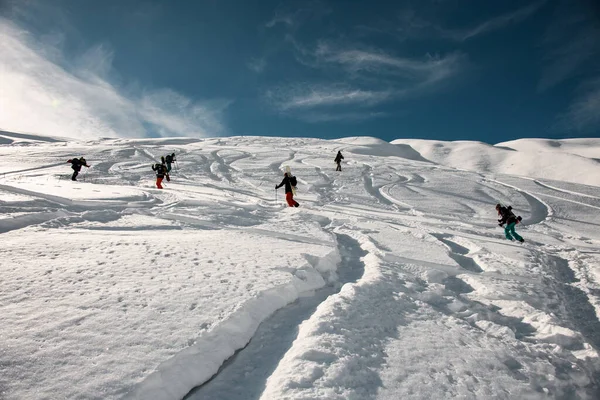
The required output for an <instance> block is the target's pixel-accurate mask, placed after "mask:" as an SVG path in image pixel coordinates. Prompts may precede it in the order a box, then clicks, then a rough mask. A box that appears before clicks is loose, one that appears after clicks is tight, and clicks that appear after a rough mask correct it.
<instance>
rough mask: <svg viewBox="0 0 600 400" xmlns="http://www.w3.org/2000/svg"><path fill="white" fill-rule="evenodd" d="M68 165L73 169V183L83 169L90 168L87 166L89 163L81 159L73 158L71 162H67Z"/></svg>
mask: <svg viewBox="0 0 600 400" xmlns="http://www.w3.org/2000/svg"><path fill="white" fill-rule="evenodd" d="M67 162H68V163H71V168H73V176H72V177H71V180H72V181H76V180H77V175H79V171H81V167H82V166H84V167H87V168H89V167H90V166H89V165H87V161H85V158H83V157H80V158H73V159H71V160H67Z"/></svg>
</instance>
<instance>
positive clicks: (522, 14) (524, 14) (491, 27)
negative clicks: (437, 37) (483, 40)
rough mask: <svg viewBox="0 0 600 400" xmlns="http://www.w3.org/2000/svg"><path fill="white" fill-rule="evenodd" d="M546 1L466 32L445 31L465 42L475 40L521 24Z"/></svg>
mask: <svg viewBox="0 0 600 400" xmlns="http://www.w3.org/2000/svg"><path fill="white" fill-rule="evenodd" d="M545 3H546V0H542V1H538V2H535V3H532V4H529V5H528V6H525V7H523V8H520V9H518V10H516V11H513V12H511V13H508V14H503V15H499V16H497V17H495V18H492V19H489V20H488V21H485V22H483V23H481V24H479V25H477V26H476V27H474V28H471V29H466V30H461V31H459V30H456V31H450V30H447V31H443V33H445V34H446V35H447V36H449V37H451V38H453V39H455V40H459V41H465V40H467V39H471V38H474V37H476V36H479V35H482V34H484V33H489V32H492V31H495V30H498V29H502V28H504V27H506V26H507V25H510V24H516V23H519V22H521V21H523V20H525V19H527V18H528V17H529V16H531V15H533V14H534V13H535V12H536V11H537V10H539V9H540V8H541V7H542V6H543V5H544V4H545Z"/></svg>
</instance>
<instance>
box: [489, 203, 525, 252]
mask: <svg viewBox="0 0 600 400" xmlns="http://www.w3.org/2000/svg"><path fill="white" fill-rule="evenodd" d="M496 211H498V215H499V216H500V219H499V220H498V222H499V224H498V225H500V226H503V225H504V224H506V227H505V228H504V234H505V235H506V238H507V239H508V240H513V238H515V239H517V240H518V241H519V242H521V243H523V242H524V241H525V240H524V239H523V238H522V237H521V236H519V234H518V233H517V232H515V225H517V224H518V223H519V222H521V220H522V218H521V216H518V217H517V216H515V214H514V213H513V212H512V207H511V206H508V207H504V206H502V205H501V204H496Z"/></svg>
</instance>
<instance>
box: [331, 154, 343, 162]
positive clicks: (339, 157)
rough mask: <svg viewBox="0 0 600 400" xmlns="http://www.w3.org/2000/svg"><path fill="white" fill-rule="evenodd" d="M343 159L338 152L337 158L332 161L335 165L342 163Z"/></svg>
mask: <svg viewBox="0 0 600 400" xmlns="http://www.w3.org/2000/svg"><path fill="white" fill-rule="evenodd" d="M343 159H344V156H343V155H342V153H341V152H340V151H338V153H337V156H335V160H333V161H334V162H336V163H337V164H339V163H341V162H342V160H343Z"/></svg>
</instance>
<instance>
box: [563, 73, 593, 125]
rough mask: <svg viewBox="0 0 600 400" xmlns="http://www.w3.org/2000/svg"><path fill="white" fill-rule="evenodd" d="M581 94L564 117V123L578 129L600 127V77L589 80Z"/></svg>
mask: <svg viewBox="0 0 600 400" xmlns="http://www.w3.org/2000/svg"><path fill="white" fill-rule="evenodd" d="M581 92H582V94H581V96H579V97H578V98H577V100H576V101H575V102H574V103H573V104H572V105H571V106H570V107H569V111H568V112H567V114H566V115H564V116H563V117H562V125H563V126H564V125H567V126H569V125H570V126H571V127H572V128H575V129H576V130H578V131H587V130H595V131H598V130H599V129H600V78H597V79H595V80H593V81H590V82H587V83H586V84H585V85H583V87H582V88H581Z"/></svg>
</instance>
